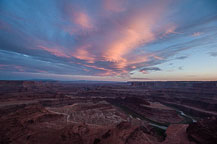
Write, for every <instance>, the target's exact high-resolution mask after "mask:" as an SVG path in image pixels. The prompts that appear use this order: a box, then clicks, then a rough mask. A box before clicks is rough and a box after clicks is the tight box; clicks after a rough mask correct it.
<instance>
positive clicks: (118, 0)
mask: <svg viewBox="0 0 217 144" xmlns="http://www.w3.org/2000/svg"><path fill="white" fill-rule="evenodd" d="M126 3H127V1H126V0H103V7H104V9H105V10H107V11H111V12H122V11H124V10H125V9H126V8H125V5H126Z"/></svg>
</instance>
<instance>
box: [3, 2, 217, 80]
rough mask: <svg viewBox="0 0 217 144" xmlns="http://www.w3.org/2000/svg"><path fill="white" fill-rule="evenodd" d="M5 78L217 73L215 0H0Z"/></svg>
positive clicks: (201, 76) (209, 76) (210, 76)
mask: <svg viewBox="0 0 217 144" xmlns="http://www.w3.org/2000/svg"><path fill="white" fill-rule="evenodd" d="M0 79H3V80H5V79H9V80H19V79H54V80H97V81H100V80H102V81H108V80H110V81H136V80H143V81H145V80H217V0H0Z"/></svg>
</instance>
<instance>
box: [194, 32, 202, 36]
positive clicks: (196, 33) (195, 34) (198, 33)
mask: <svg viewBox="0 0 217 144" xmlns="http://www.w3.org/2000/svg"><path fill="white" fill-rule="evenodd" d="M201 34H202V33H201V32H195V33H193V34H192V36H193V37H197V36H200V35H201Z"/></svg>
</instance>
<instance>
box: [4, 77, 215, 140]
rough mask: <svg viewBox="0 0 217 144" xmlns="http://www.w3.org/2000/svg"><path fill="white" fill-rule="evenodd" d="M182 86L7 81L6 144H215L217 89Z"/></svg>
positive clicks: (5, 91) (5, 108) (5, 104)
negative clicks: (170, 87)
mask: <svg viewBox="0 0 217 144" xmlns="http://www.w3.org/2000/svg"><path fill="white" fill-rule="evenodd" d="M177 85H178V84H177ZM177 85H176V87H175V88H173V89H168V88H167V87H166V88H165V85H163V86H164V87H163V88H162V85H160V86H161V88H156V87H154V88H150V87H148V86H147V85H146V86H145V87H144V86H135V85H129V84H126V83H112V84H111V83H109V84H102V83H101V84H99V83H91V84H87V83H70V82H67V83H65V82H41V81H1V82H0V127H1V129H0V143H1V144H8V143H14V144H23V143H33V144H34V143H35V144H39V143H40V144H43V143H44V144H49V143H58V144H59V143H63V144H68V143H70V144H111V143H112V144H160V143H163V144H188V143H189V144H191V143H192V144H193V143H200V144H213V143H215V142H216V141H217V137H216V135H217V127H216V126H217V121H216V112H217V111H216V109H215V108H216V100H217V98H216V97H217V96H216V93H215V92H216V89H215V88H213V86H212V87H211V88H210V90H209V91H205V90H206V89H208V88H206V87H205V88H204V84H201V85H202V86H201V87H199V86H200V85H198V83H197V85H196V86H197V90H195V87H194V88H192V87H193V86H192V85H189V84H188V85H187V86H188V88H185V89H183V87H181V88H180V89H179V88H178V86H177ZM198 91H200V93H198ZM189 95H191V96H189ZM204 95H206V97H205V96H204ZM199 103H201V105H200V104H199ZM196 121H197V122H196Z"/></svg>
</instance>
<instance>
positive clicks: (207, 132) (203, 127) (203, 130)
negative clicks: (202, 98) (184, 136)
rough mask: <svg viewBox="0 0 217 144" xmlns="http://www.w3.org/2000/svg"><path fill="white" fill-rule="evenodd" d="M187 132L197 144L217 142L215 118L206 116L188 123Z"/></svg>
mask: <svg viewBox="0 0 217 144" xmlns="http://www.w3.org/2000/svg"><path fill="white" fill-rule="evenodd" d="M187 133H188V137H189V139H190V140H192V141H195V142H196V143H198V144H214V143H217V118H216V117H212V118H206V119H203V120H200V121H198V122H197V123H193V124H190V126H189V127H188V128H187Z"/></svg>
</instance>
